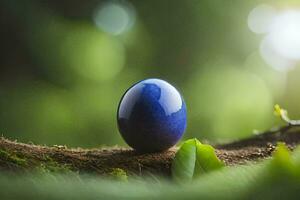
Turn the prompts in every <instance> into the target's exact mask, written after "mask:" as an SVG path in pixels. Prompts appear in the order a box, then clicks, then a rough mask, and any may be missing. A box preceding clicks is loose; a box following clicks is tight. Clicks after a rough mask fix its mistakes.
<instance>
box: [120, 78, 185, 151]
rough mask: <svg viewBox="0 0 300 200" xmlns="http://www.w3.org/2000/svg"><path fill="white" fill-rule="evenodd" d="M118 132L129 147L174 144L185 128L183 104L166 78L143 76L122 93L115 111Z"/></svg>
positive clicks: (154, 147)
mask: <svg viewBox="0 0 300 200" xmlns="http://www.w3.org/2000/svg"><path fill="white" fill-rule="evenodd" d="M117 121H118V128H119V131H120V133H121V135H122V137H123V138H124V140H125V141H126V142H127V144H128V145H129V146H131V147H132V148H134V149H136V150H137V151H140V152H157V151H163V150H166V149H168V148H170V147H172V146H173V145H175V144H176V143H177V142H178V140H179V139H180V138H181V137H182V135H183V133H184V131H185V128H186V121H187V116H186V105H185V102H184V100H183V98H182V97H181V95H180V93H179V92H178V91H177V90H176V88H175V87H173V86H172V85H171V84H169V83H168V82H166V81H163V80H160V79H146V80H143V81H140V82H138V83H136V84H135V85H133V86H132V87H131V88H129V89H128V90H127V91H126V92H125V94H124V95H123V97H122V99H121V101H120V104H119V107H118V113H117Z"/></svg>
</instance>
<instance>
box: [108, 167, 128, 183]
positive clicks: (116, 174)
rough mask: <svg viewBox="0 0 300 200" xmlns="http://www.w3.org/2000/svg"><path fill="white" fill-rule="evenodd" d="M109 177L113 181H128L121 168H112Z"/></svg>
mask: <svg viewBox="0 0 300 200" xmlns="http://www.w3.org/2000/svg"><path fill="white" fill-rule="evenodd" d="M109 176H110V178H112V179H115V180H120V181H128V176H127V173H126V172H125V171H124V170H123V169H121V168H113V169H112V171H111V172H110V173H109Z"/></svg>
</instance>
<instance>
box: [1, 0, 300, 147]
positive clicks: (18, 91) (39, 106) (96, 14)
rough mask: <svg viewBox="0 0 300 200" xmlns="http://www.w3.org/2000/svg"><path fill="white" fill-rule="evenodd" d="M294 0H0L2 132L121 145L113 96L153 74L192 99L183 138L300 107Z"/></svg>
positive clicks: (297, 111)
mask: <svg viewBox="0 0 300 200" xmlns="http://www.w3.org/2000/svg"><path fill="white" fill-rule="evenodd" d="M299 10H300V2H299V1H296V0H286V1H278V0H269V1H260V0H253V1H240V0H224V1H221V0H186V1H182V0H172V1H171V0H164V1H160V0H153V1H140V0H127V1H124V0H122V1H117V0H115V1H99V0H90V1H81V0H72V1H71V0H60V1H58V0H56V1H51V0H43V1H33V0H31V1H29V0H28V1H16V0H2V1H1V2H0V14H1V17H0V26H1V31H0V44H1V46H0V56H1V59H0V133H1V134H2V135H3V136H5V137H8V138H11V139H18V140H19V141H23V142H28V141H32V142H34V143H39V144H47V145H53V144H66V145H68V146H72V147H76V146H82V147H98V146H101V145H114V144H120V145H125V143H124V142H123V140H122V138H121V136H120V135H119V134H118V130H117V125H116V109H117V105H118V102H119V100H120V98H121V96H122V94H123V93H124V92H125V90H126V89H127V88H128V87H130V86H131V85H132V84H133V83H135V82H137V81H139V80H141V79H145V78H150V77H157V78H162V79H165V80H167V81H169V82H170V83H172V84H174V85H175V86H176V87H177V88H178V89H179V90H180V91H181V93H182V94H183V96H184V98H185V101H186V103H187V107H188V128H187V132H186V134H185V138H190V137H197V138H199V139H202V140H203V139H207V140H210V141H211V142H220V141H223V142H224V141H229V140H234V139H238V138H244V137H247V136H249V135H251V134H253V132H255V130H259V131H262V130H265V129H269V128H270V127H272V126H275V125H279V123H280V122H279V120H278V119H276V118H275V117H274V116H273V105H274V104H275V103H279V104H280V105H282V107H284V108H286V109H288V110H289V113H290V115H291V116H292V117H293V118H300V107H299V104H298V101H299V99H300V93H299V92H298V91H299V88H298V86H299V85H300V79H299V75H300V68H299V67H297V65H298V63H299V62H298V61H299V60H300V55H299V54H300V24H299V23H300V17H299V16H300V14H299V12H300V11H299Z"/></svg>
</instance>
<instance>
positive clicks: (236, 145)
mask: <svg viewBox="0 0 300 200" xmlns="http://www.w3.org/2000/svg"><path fill="white" fill-rule="evenodd" d="M279 141H282V142H285V143H286V144H287V145H288V146H289V147H290V148H291V149H293V148H294V147H295V146H296V145H298V144H299V143H300V128H299V126H295V127H293V126H285V127H282V128H280V129H277V130H270V131H267V132H265V133H262V134H259V135H255V136H253V137H251V138H248V139H245V140H240V141H236V142H232V143H229V144H225V145H214V146H215V148H216V153H217V155H218V157H219V158H220V159H221V160H223V161H224V162H225V163H226V164H227V165H236V164H245V163H247V162H249V161H257V160H260V159H264V158H268V157H269V156H270V155H271V153H272V152H273V150H274V148H275V145H276V143H277V142H279ZM176 151H177V148H176V147H174V148H172V149H169V150H168V151H165V152H162V153H149V154H139V153H137V152H135V151H134V150H132V149H129V148H120V147H111V148H101V149H80V148H77V149H68V148H65V147H61V146H54V147H47V146H38V145H32V144H23V143H18V142H15V141H11V140H8V139H5V138H3V137H2V138H0V169H1V170H14V171H24V170H25V171H27V170H34V169H43V170H48V171H75V172H78V173H95V174H100V175H105V174H110V173H111V172H112V171H113V170H114V169H116V168H119V169H123V170H124V171H125V172H126V173H127V174H130V175H132V174H135V175H149V174H160V175H164V176H169V175H170V167H171V163H172V160H173V158H174V156H175V153H176Z"/></svg>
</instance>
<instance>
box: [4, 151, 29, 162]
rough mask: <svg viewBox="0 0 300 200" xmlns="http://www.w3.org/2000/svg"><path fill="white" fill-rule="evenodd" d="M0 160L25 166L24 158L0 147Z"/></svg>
mask: <svg viewBox="0 0 300 200" xmlns="http://www.w3.org/2000/svg"><path fill="white" fill-rule="evenodd" d="M0 160H4V161H6V162H8V163H12V164H16V165H18V166H25V165H26V164H27V162H26V159H25V158H21V157H19V156H18V155H16V154H12V153H9V152H7V151H5V150H2V149H0Z"/></svg>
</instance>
